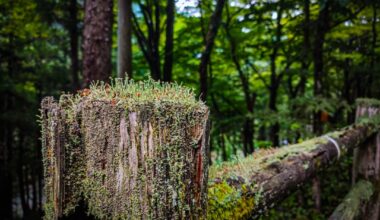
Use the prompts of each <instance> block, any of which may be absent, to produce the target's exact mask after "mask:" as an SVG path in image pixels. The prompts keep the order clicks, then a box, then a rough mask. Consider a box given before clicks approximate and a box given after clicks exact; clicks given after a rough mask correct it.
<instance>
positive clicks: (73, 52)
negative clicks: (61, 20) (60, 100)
mask: <svg viewBox="0 0 380 220" xmlns="http://www.w3.org/2000/svg"><path fill="white" fill-rule="evenodd" d="M69 11H70V18H69V24H68V26H69V27H68V29H69V34H70V60H71V67H70V71H71V80H72V90H73V91H76V90H78V89H79V88H80V85H79V77H78V73H79V56H78V38H79V31H78V7H77V0H70V2H69Z"/></svg>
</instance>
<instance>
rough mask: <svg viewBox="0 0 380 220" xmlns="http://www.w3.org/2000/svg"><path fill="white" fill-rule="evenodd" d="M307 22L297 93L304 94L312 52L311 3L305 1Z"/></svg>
mask: <svg viewBox="0 0 380 220" xmlns="http://www.w3.org/2000/svg"><path fill="white" fill-rule="evenodd" d="M304 14H305V20H304V24H303V28H302V29H303V47H302V52H301V58H300V60H301V79H300V82H299V85H298V88H297V93H298V92H299V93H300V94H304V92H305V87H306V81H307V75H308V72H309V70H308V69H309V53H310V52H309V51H310V27H309V25H310V1H309V0H304ZM297 93H296V94H297Z"/></svg>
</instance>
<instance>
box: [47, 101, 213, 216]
mask: <svg viewBox="0 0 380 220" xmlns="http://www.w3.org/2000/svg"><path fill="white" fill-rule="evenodd" d="M66 97H67V96H62V97H61V99H60V102H59V103H56V102H55V101H54V100H53V99H52V98H46V99H44V101H43V102H42V118H43V120H42V127H43V129H42V130H43V138H42V140H43V155H44V161H45V163H44V165H45V167H44V168H45V181H46V182H45V183H46V188H45V192H46V197H47V204H48V205H47V207H53V208H52V209H53V210H50V212H48V213H50V215H49V216H48V217H52V218H56V217H60V216H62V215H63V213H70V212H71V211H72V208H73V207H75V206H76V205H77V204H78V203H79V201H80V199H79V198H80V197H78V196H79V195H82V194H83V195H84V200H85V202H86V203H88V206H89V213H90V214H92V215H94V216H95V217H97V218H100V219H101V218H104V216H107V217H109V218H112V219H124V218H131V219H192V218H193V219H198V218H202V216H204V215H205V211H206V209H205V206H206V202H207V200H206V192H207V180H208V178H207V174H208V157H207V155H208V143H209V139H208V135H209V123H208V109H207V107H206V106H205V105H203V104H200V105H199V106H197V107H195V108H194V111H191V112H186V111H189V108H188V106H182V105H177V103H175V104H174V105H173V104H172V103H161V104H158V105H157V102H154V103H152V102H151V103H144V104H141V103H140V104H139V105H136V106H128V107H129V108H131V109H125V108H123V107H120V106H115V105H112V104H110V103H109V102H108V101H103V100H87V99H85V98H84V99H83V100H82V101H81V102H79V103H77V105H75V106H76V107H74V109H75V112H74V113H69V112H68V111H67V109H66V108H70V109H72V107H73V106H69V102H67V101H66V100H67V99H66ZM185 110H186V111H185ZM67 114H72V115H70V117H69V115H67ZM188 120H189V121H188ZM100 131H101V132H100Z"/></svg>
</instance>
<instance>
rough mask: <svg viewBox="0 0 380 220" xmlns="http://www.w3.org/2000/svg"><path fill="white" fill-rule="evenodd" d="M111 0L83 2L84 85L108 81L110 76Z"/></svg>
mask: <svg viewBox="0 0 380 220" xmlns="http://www.w3.org/2000/svg"><path fill="white" fill-rule="evenodd" d="M112 5H113V1H112V0H88V1H86V2H85V12H84V30H83V77H84V86H86V87H87V86H89V85H90V84H91V82H92V81H95V80H100V81H105V82H108V81H109V77H110V76H111V72H112V66H111V47H112V21H113V15H112V14H113V13H112V9H113V7H112Z"/></svg>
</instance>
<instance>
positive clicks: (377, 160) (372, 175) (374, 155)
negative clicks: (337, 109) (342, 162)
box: [352, 99, 380, 184]
mask: <svg viewBox="0 0 380 220" xmlns="http://www.w3.org/2000/svg"><path fill="white" fill-rule="evenodd" d="M368 102H371V99H359V100H358V101H357V105H358V107H357V109H356V121H360V120H361V119H363V118H370V117H374V116H376V115H378V114H379V113H380V108H379V106H374V105H373V104H368ZM372 102H375V101H372ZM366 146H367V147H366V148H361V149H355V150H354V157H353V165H352V183H353V184H355V182H357V181H358V179H359V178H363V179H365V180H372V181H379V180H380V133H378V134H376V135H375V136H374V138H372V139H370V140H368V142H367V143H366Z"/></svg>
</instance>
